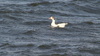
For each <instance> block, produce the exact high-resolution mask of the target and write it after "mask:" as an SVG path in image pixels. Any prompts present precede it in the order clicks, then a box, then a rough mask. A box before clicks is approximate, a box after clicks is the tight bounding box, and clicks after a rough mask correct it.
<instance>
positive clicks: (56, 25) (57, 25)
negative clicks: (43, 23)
mask: <svg viewBox="0 0 100 56" xmlns="http://www.w3.org/2000/svg"><path fill="white" fill-rule="evenodd" d="M49 19H51V20H52V22H51V27H52V28H65V26H66V25H68V23H59V24H56V23H55V18H54V17H53V16H51V17H50V18H49Z"/></svg>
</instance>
